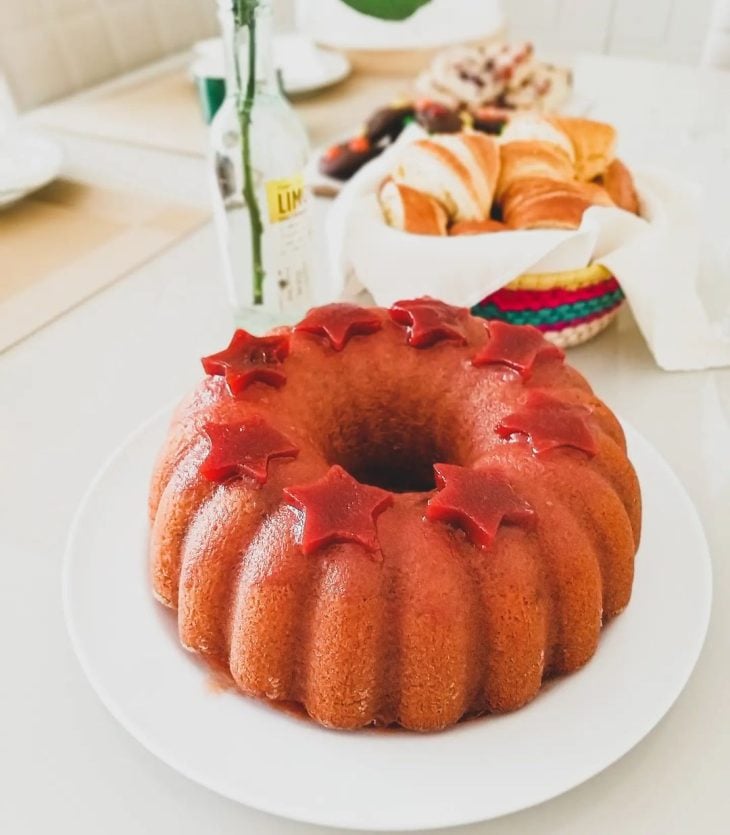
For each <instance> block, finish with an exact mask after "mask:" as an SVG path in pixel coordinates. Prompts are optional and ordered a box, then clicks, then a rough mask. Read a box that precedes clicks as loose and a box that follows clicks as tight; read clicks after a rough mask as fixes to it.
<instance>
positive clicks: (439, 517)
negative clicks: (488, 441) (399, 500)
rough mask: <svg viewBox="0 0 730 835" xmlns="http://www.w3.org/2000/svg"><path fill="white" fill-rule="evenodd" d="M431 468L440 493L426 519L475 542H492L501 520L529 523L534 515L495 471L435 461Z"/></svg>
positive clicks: (528, 506)
mask: <svg viewBox="0 0 730 835" xmlns="http://www.w3.org/2000/svg"><path fill="white" fill-rule="evenodd" d="M434 471H435V472H436V484H437V486H438V488H439V492H438V493H437V494H436V495H435V496H434V498H432V499H431V501H430V502H429V503H428V507H427V508H426V518H427V519H430V520H431V521H432V522H447V523H448V524H450V525H456V526H457V527H459V528H462V529H463V530H464V531H465V532H466V535H467V536H468V537H469V538H470V539H471V540H472V542H474V543H475V544H477V545H482V546H484V547H487V546H489V545H491V543H492V542H493V541H494V537H495V536H496V535H497V530H498V529H499V526H500V525H501V524H502V522H514V523H519V522H531V521H532V519H533V517H534V515H535V512H534V510H533V509H532V507H531V506H530V505H529V504H528V503H527V502H526V501H525V500H524V499H521V498H520V497H519V496H518V495H517V493H515V491H514V489H513V487H512V485H511V484H510V483H509V481H508V480H507V478H506V477H505V476H504V475H503V474H502V473H501V472H499V471H498V470H489V469H479V470H471V469H468V468H465V467H456V466H454V465H453V464H435V465H434Z"/></svg>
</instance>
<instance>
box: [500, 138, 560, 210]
mask: <svg viewBox="0 0 730 835" xmlns="http://www.w3.org/2000/svg"><path fill="white" fill-rule="evenodd" d="M500 157H501V162H502V168H501V171H500V175H499V184H498V185H497V200H501V199H502V197H503V195H504V193H505V192H506V191H507V190H508V189H509V188H510V187H511V186H512V185H513V184H514V183H515V182H517V181H518V180H524V179H533V178H535V177H540V178H543V179H549V180H554V181H562V180H572V179H573V178H574V177H575V169H574V167H573V161H572V160H571V158H570V156H569V155H568V153H567V151H565V150H564V149H563V148H561V147H560V146H559V145H556V144H555V143H553V142H540V141H535V140H519V141H515V142H508V143H507V144H505V145H502V146H501V148H500Z"/></svg>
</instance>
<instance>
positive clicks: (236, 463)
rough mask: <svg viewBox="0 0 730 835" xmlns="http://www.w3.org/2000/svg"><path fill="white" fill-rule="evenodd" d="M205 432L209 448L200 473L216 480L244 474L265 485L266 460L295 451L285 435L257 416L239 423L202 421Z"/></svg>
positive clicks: (292, 456) (267, 461) (267, 464)
mask: <svg viewBox="0 0 730 835" xmlns="http://www.w3.org/2000/svg"><path fill="white" fill-rule="evenodd" d="M205 434H206V435H207V436H208V438H209V439H210V451H209V452H208V457H207V458H206V459H205V461H203V463H202V464H201V465H200V472H201V475H203V476H205V478H207V479H209V480H210V481H217V482H218V483H222V482H224V481H228V480H229V479H231V478H237V477H240V476H248V477H249V478H252V479H253V480H254V481H255V482H256V483H257V484H258V485H263V484H266V480H267V478H268V474H269V473H268V471H269V461H271V460H272V459H273V458H296V456H297V455H298V454H299V450H298V449H297V447H295V446H294V444H292V442H291V441H290V440H289V439H288V438H287V437H286V436H285V435H282V434H281V432H279V431H278V430H277V429H274V427H273V426H271V425H270V424H269V423H267V422H266V421H265V420H264V419H263V418H262V417H259V416H258V415H254V416H253V417H250V418H247V419H246V420H244V421H241V422H240V423H206V424H205Z"/></svg>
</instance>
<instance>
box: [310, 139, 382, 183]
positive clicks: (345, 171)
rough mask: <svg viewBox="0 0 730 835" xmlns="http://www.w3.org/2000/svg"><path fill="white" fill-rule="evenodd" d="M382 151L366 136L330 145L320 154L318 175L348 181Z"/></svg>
mask: <svg viewBox="0 0 730 835" xmlns="http://www.w3.org/2000/svg"><path fill="white" fill-rule="evenodd" d="M382 150H383V149H382V148H381V147H379V146H377V145H374V144H373V143H372V142H371V141H370V140H369V139H368V138H367V137H366V136H356V137H355V138H354V139H350V140H349V142H342V143H340V144H339V145H332V147H331V148H328V149H327V150H326V151H325V152H324V154H322V156H321V157H320V160H319V170H320V173H322V174H324V175H325V176H326V177H333V178H334V179H335V180H349V179H350V177H352V175H353V174H355V173H356V172H357V171H359V170H360V169H361V168H362V167H363V165H365V163H366V162H370V160H371V159H373V158H374V157H377V156H378V154H379V153H380V152H381V151H382Z"/></svg>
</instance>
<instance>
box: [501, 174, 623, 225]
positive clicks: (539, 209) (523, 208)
mask: <svg viewBox="0 0 730 835" xmlns="http://www.w3.org/2000/svg"><path fill="white" fill-rule="evenodd" d="M613 205H614V203H613V201H612V200H611V198H610V197H609V195H608V193H607V192H606V190H605V189H603V188H602V187H601V186H599V185H596V184H595V183H579V182H575V181H573V182H570V181H566V182H558V181H555V180H550V179H547V178H545V177H535V178H529V179H522V180H517V181H515V182H514V183H513V184H512V185H511V186H510V187H509V189H508V190H507V191H506V193H505V195H504V199H503V201H502V215H503V217H504V220H505V222H506V223H507V224H508V225H509V226H511V227H513V228H515V229H577V228H578V227H579V226H580V224H581V221H582V220H583V213H584V212H585V210H586V209H589V208H590V207H591V206H613Z"/></svg>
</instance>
